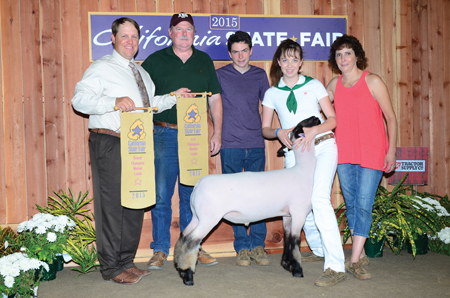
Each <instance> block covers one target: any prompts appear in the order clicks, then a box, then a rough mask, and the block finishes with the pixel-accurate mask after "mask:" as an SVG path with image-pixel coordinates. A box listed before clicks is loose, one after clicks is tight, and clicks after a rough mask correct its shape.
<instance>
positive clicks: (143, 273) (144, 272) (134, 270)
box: [125, 266, 151, 277]
mask: <svg viewBox="0 0 450 298" xmlns="http://www.w3.org/2000/svg"><path fill="white" fill-rule="evenodd" d="M125 272H128V273H131V274H133V275H136V276H140V277H144V276H147V275H150V274H151V272H150V271H149V270H141V269H139V268H138V267H136V266H134V267H133V268H130V269H127V270H126V271H125Z"/></svg>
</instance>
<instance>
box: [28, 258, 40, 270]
mask: <svg viewBox="0 0 450 298" xmlns="http://www.w3.org/2000/svg"><path fill="white" fill-rule="evenodd" d="M39 266H41V262H40V261H39V260H38V259H30V268H31V269H39Z"/></svg>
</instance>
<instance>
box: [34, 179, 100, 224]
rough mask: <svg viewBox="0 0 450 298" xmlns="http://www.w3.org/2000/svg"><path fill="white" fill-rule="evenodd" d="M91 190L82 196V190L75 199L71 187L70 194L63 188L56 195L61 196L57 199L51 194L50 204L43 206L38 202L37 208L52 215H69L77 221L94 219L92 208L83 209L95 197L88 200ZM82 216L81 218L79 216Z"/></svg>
mask: <svg viewBox="0 0 450 298" xmlns="http://www.w3.org/2000/svg"><path fill="white" fill-rule="evenodd" d="M88 193H89V191H86V192H85V193H84V195H83V196H81V191H80V192H79V193H78V198H77V200H76V201H75V200H74V197H73V193H72V190H71V189H70V188H69V194H70V196H69V195H67V194H66V193H65V192H64V191H62V190H61V193H57V192H55V195H56V196H57V197H58V198H59V200H58V199H55V198H53V197H50V196H49V200H48V206H47V207H41V206H39V205H37V204H36V207H37V209H38V210H39V211H40V212H42V213H49V214H52V215H67V216H68V217H69V218H70V219H72V220H73V221H75V223H76V224H78V222H77V221H83V220H89V221H92V218H91V216H89V213H88V212H89V211H90V209H86V208H85V209H81V208H84V207H85V206H86V205H87V204H89V203H90V202H91V201H92V200H93V199H94V198H90V199H87V200H86V197H87V195H88ZM79 217H81V219H80V218H79Z"/></svg>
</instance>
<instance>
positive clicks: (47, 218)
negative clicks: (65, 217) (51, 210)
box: [41, 213, 55, 221]
mask: <svg viewBox="0 0 450 298" xmlns="http://www.w3.org/2000/svg"><path fill="white" fill-rule="evenodd" d="M41 214H42V213H41ZM42 218H44V219H45V220H46V221H50V220H53V219H54V218H55V216H54V215H51V214H48V213H43V214H42Z"/></svg>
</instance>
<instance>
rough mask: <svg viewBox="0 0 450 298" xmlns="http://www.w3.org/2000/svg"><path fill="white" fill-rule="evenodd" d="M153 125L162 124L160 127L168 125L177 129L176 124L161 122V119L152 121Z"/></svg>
mask: <svg viewBox="0 0 450 298" xmlns="http://www.w3.org/2000/svg"><path fill="white" fill-rule="evenodd" d="M153 125H155V126H162V127H168V128H173V129H178V125H176V124H174V123H168V122H162V121H153Z"/></svg>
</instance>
